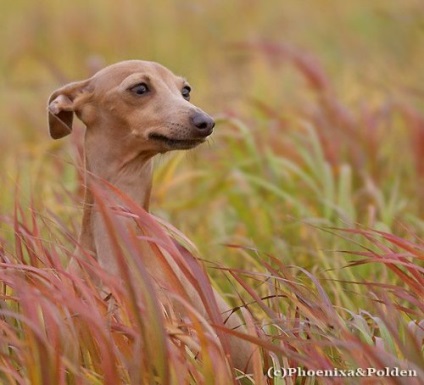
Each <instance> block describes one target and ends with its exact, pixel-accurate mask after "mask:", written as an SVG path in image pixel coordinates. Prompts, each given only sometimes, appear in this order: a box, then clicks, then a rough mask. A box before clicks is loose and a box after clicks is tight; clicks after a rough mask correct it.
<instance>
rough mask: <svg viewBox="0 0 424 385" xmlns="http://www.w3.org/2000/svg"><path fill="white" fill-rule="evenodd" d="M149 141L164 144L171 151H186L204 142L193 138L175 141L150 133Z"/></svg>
mask: <svg viewBox="0 0 424 385" xmlns="http://www.w3.org/2000/svg"><path fill="white" fill-rule="evenodd" d="M149 139H150V140H154V141H156V142H160V143H163V144H165V145H166V146H167V147H169V148H172V149H182V150H186V149H189V148H193V147H196V146H198V145H199V144H201V143H203V142H204V141H205V138H195V139H176V138H169V137H167V136H165V135H162V134H156V133H154V132H153V133H151V134H149Z"/></svg>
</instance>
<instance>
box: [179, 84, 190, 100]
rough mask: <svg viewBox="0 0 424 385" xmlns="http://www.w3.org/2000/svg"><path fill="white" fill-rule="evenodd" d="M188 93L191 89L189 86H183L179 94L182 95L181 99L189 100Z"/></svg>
mask: <svg viewBox="0 0 424 385" xmlns="http://www.w3.org/2000/svg"><path fill="white" fill-rule="evenodd" d="M190 91H191V88H190V87H189V86H185V87H184V88H183V89H182V90H181V94H182V95H183V98H184V99H186V100H190Z"/></svg>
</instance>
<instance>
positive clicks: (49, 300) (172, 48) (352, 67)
mask: <svg viewBox="0 0 424 385" xmlns="http://www.w3.org/2000/svg"><path fill="white" fill-rule="evenodd" d="M0 9H1V12H0V23H1V26H2V28H1V30H0V39H1V42H2V44H1V48H0V68H1V71H2V73H3V77H2V79H1V83H0V87H1V91H0V117H1V126H2V127H1V129H0V165H1V169H0V257H1V265H0V288H1V294H0V384H1V385H3V384H4V385H9V384H25V385H27V384H31V385H32V384H42V385H62V384H75V385H80V384H81V385H86V384H111V385H112V384H114V385H115V384H224V385H225V384H236V383H242V384H274V385H281V384H284V385H294V384H305V385H311V384H405V385H410V384H422V383H424V382H423V378H424V357H423V351H424V349H423V341H424V301H423V298H424V263H423V260H424V241H423V239H424V219H423V218H424V71H423V64H422V63H423V60H424V3H423V2H422V1H421V0H404V1H386V0H376V1H373V2H369V1H365V0H356V1H350V2H344V1H336V0H317V1H315V2H312V1H306V0H298V1H287V2H282V1H279V0H269V1H254V0H245V1H242V0H238V1H236V0H234V1H224V0H216V1H206V0H202V1H182V0H181V1H177V0H161V1H156V2H155V1H147V0H142V1H139V2H136V1H130V0H126V1H122V2H115V1H111V0H106V1H100V0H92V1H82V0H75V1H73V2H66V3H65V2H60V1H56V2H55V1H53V0H40V1H38V2H31V1H29V0H17V1H14V2H8V3H7V4H6V3H4V4H2V5H1V8H0ZM129 58H140V59H146V60H154V61H158V62H161V63H162V64H164V65H166V66H167V67H169V68H171V69H172V70H173V71H174V72H176V73H179V74H182V75H184V76H186V77H187V78H188V79H189V81H190V83H191V84H192V85H193V94H192V95H193V99H192V100H193V102H194V103H195V104H197V105H199V106H201V107H202V108H203V109H204V110H205V111H207V112H209V113H211V114H213V115H214V117H215V118H216V120H217V126H216V129H215V133H214V135H213V137H212V139H210V140H209V142H208V144H206V145H202V146H201V147H199V148H197V149H196V150H193V151H190V152H189V153H182V152H174V153H172V154H168V155H165V156H161V157H158V159H157V162H156V173H155V180H154V190H153V200H152V205H151V208H152V213H153V214H154V215H155V216H156V217H158V218H160V219H158V221H159V222H160V223H161V225H160V226H158V224H157V223H158V222H157V221H155V220H154V219H152V218H151V217H149V216H147V215H146V214H145V213H144V212H142V210H140V209H139V208H137V207H133V206H132V204H131V202H127V209H128V210H130V211H132V212H133V213H134V215H135V216H136V217H137V218H138V219H137V220H138V221H139V223H140V224H141V226H142V227H144V228H145V229H146V234H148V235H149V236H151V237H152V238H154V239H155V240H156V241H157V242H158V244H161V245H162V246H163V245H165V246H163V249H162V250H161V249H159V248H157V247H155V246H154V245H153V246H152V250H153V251H152V252H155V253H156V256H157V257H159V258H160V257H161V256H162V255H163V253H164V252H165V251H164V250H166V251H167V252H169V253H171V254H172V255H173V256H174V257H175V258H183V257H184V255H180V253H179V252H178V251H176V250H173V249H172V247H171V246H169V245H170V244H171V242H170V239H171V238H177V239H179V240H180V242H182V243H183V244H184V245H188V246H187V247H188V248H189V249H190V252H191V253H194V254H195V255H196V256H198V257H199V258H200V259H201V260H203V261H204V266H205V271H207V273H208V276H209V277H210V280H209V279H208V278H207V276H206V275H205V274H203V272H202V271H197V270H195V269H194V268H193V270H190V271H187V277H186V278H187V282H190V283H191V284H193V285H194V286H195V287H196V288H197V290H198V291H199V292H200V293H203V294H204V297H205V298H206V299H205V305H206V306H207V307H209V309H210V312H211V318H212V319H215V318H214V317H215V316H217V315H216V314H215V313H214V304H213V303H212V302H210V300H207V293H208V290H210V284H212V285H213V286H214V287H215V288H216V289H217V290H218V291H219V292H221V293H223V295H224V296H225V297H226V298H228V301H229V302H230V303H231V304H232V305H233V306H234V308H235V310H236V311H238V309H239V308H240V307H245V308H246V309H247V310H248V315H246V318H245V321H246V325H247V329H248V331H249V332H248V334H247V335H240V338H244V339H247V340H249V341H251V342H252V343H253V344H255V345H257V347H258V349H257V353H256V354H255V356H254V357H253V362H254V369H255V370H254V376H250V377H247V376H243V374H242V373H233V372H232V370H230V369H229V367H230V366H229V363H228V360H227V358H226V355H225V339H226V338H227V336H228V335H229V334H237V331H231V330H227V329H225V327H222V326H219V325H216V324H215V323H214V322H211V321H207V320H205V319H203V318H202V317H201V316H199V315H198V314H196V312H194V311H192V310H191V309H190V308H189V307H188V305H187V308H188V309H189V311H188V314H189V316H188V317H187V320H186V321H187V324H186V325H185V328H177V327H176V326H175V325H173V324H171V323H170V322H169V319H168V318H167V317H166V316H164V315H163V312H162V309H161V306H160V304H159V303H158V301H157V298H156V296H155V293H154V290H153V286H152V285H151V282H150V279H149V277H146V273H145V271H144V270H143V268H142V266H139V265H138V264H137V262H136V261H137V255H138V254H137V253H138V249H137V245H136V243H135V242H133V241H134V239H132V238H130V237H127V236H126V235H125V234H124V233H123V232H122V229H120V228H117V227H116V226H117V222H116V221H115V219H114V215H112V214H111V213H109V212H106V211H105V217H106V220H107V221H108V223H109V224H110V228H111V229H113V231H114V232H116V233H117V234H119V236H118V237H117V241H116V248H117V250H119V253H118V254H119V255H120V258H121V259H120V261H121V262H123V261H124V260H127V261H132V262H130V263H129V264H130V267H131V269H126V268H125V267H122V269H121V270H122V271H121V273H122V276H123V278H124V281H125V283H124V284H122V283H121V282H120V281H119V280H118V279H117V278H116V277H110V276H108V275H107V273H105V272H103V271H101V269H97V268H95V274H97V275H98V277H99V278H101V279H103V280H105V281H106V282H108V287H110V288H111V290H112V291H113V293H114V297H115V300H116V304H115V306H116V307H117V309H118V311H117V313H111V312H110V309H109V308H108V304H107V303H106V302H105V301H104V300H103V299H102V295H101V293H100V292H99V290H98V288H97V287H96V286H95V285H94V284H93V282H91V281H90V280H89V279H88V280H82V279H81V278H79V277H76V276H72V275H70V274H68V273H67V272H66V270H65V269H64V267H66V264H67V261H68V260H69V257H70V255H71V254H72V252H73V250H74V248H75V244H76V236H77V234H78V229H79V225H80V221H81V215H82V207H81V202H82V198H83V195H82V189H81V180H80V177H79V174H78V171H77V170H78V167H79V166H80V164H81V163H80V162H81V151H82V139H83V133H84V127H83V126H82V124H80V123H77V125H76V128H75V132H74V133H73V135H71V136H70V137H68V138H66V139H63V140H61V141H53V140H51V139H50V138H49V136H48V130H47V117H46V102H47V98H48V96H49V94H50V93H51V92H52V91H53V90H55V89H56V88H58V87H59V86H60V85H62V84H65V83H67V82H68V81H73V80H79V79H84V78H86V77H88V76H90V75H91V74H92V73H93V71H95V70H97V69H99V68H101V67H102V66H104V65H106V64H110V63H113V62H116V61H120V60H124V59H129ZM169 224H171V225H172V226H173V227H174V228H175V229H178V231H179V232H178V231H177V230H175V229H173V228H172V227H170V225H169ZM111 231H112V230H111ZM193 245H194V246H193ZM123 265H124V264H122V266H123ZM130 270H131V271H130ZM205 293H206V294H205ZM180 300H181V301H184V298H183V297H182V298H180ZM214 333H217V334H218V335H219V336H220V339H218V340H217V339H215V338H214V337H213V334H214ZM196 350H200V351H201V352H202V360H196V353H195V351H196ZM290 367H292V368H296V367H300V368H302V369H304V370H305V371H306V370H326V369H327V370H328V369H332V368H338V369H339V370H345V371H348V370H356V369H358V368H362V369H364V368H375V369H382V368H385V367H389V368H396V367H397V368H399V369H408V370H414V371H415V372H416V375H417V376H416V377H384V378H379V377H377V376H376V375H374V376H371V377H367V378H344V377H336V378H326V377H307V376H300V375H299V373H298V374H297V375H296V374H293V375H290V376H287V377H286V378H281V377H278V376H277V377H275V378H269V377H268V376H267V375H266V373H267V371H268V369H269V368H274V369H275V370H279V369H280V368H290Z"/></svg>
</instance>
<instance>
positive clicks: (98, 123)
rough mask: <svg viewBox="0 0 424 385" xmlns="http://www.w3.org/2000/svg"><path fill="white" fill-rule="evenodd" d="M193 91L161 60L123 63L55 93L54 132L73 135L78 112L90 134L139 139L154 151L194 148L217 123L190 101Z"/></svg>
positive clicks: (115, 140)
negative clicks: (75, 117)
mask: <svg viewBox="0 0 424 385" xmlns="http://www.w3.org/2000/svg"><path fill="white" fill-rule="evenodd" d="M190 91H191V88H190V85H189V84H188V83H187V81H186V80H185V79H183V78H181V77H178V76H175V75H174V74H173V73H172V72H171V71H169V70H168V69H167V68H165V67H163V66H161V65H160V64H157V63H153V62H146V61H139V60H131V61H124V62H120V63H117V64H114V65H111V66H109V67H106V68H104V69H103V70H101V71H99V72H97V73H96V74H95V75H94V76H93V77H91V78H90V79H87V80H83V81H80V82H75V83H70V84H68V85H66V86H64V87H62V88H60V89H58V90H56V91H55V92H53V94H52V95H51V96H50V98H49V102H48V114H49V129H50V135H51V136H52V138H54V139H59V138H62V137H64V136H66V135H68V134H70V133H71V131H72V121H73V114H74V113H75V114H76V115H77V116H78V118H79V119H81V121H83V122H84V123H85V125H86V126H87V134H89V132H90V131H91V132H92V137H94V136H95V135H103V136H108V137H110V140H111V141H112V143H114V144H115V145H116V146H119V145H122V144H125V143H131V146H132V147H133V146H134V145H135V144H136V143H137V144H139V145H140V148H142V150H143V151H146V152H150V153H151V154H154V153H162V152H166V151H169V150H174V149H189V148H192V147H195V146H197V145H198V144H200V143H202V142H204V141H205V139H206V138H207V137H208V136H209V135H210V134H211V133H212V131H213V127H214V125H215V123H214V120H213V119H212V118H211V117H210V116H209V115H207V114H206V113H205V112H203V111H202V110H201V109H199V108H198V107H196V106H194V105H193V104H191V103H190Z"/></svg>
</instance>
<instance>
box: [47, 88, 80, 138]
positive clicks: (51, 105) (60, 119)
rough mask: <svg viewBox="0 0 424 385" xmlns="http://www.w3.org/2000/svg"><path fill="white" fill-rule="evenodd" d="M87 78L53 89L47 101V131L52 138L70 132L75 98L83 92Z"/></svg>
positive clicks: (61, 136) (60, 136)
mask: <svg viewBox="0 0 424 385" xmlns="http://www.w3.org/2000/svg"><path fill="white" fill-rule="evenodd" d="M87 84H88V80H84V81H81V82H75V83H70V84H68V85H66V86H64V87H61V88H59V89H58V90H56V91H54V92H53V93H52V94H51V95H50V98H49V101H48V106H47V109H48V115H49V131H50V136H51V137H52V138H53V139H60V138H63V137H64V136H66V135H69V134H70V133H71V132H72V121H73V117H74V112H75V108H76V103H75V101H76V99H77V98H78V97H79V96H80V95H81V94H83V93H84V91H85V90H86V87H87Z"/></svg>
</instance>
